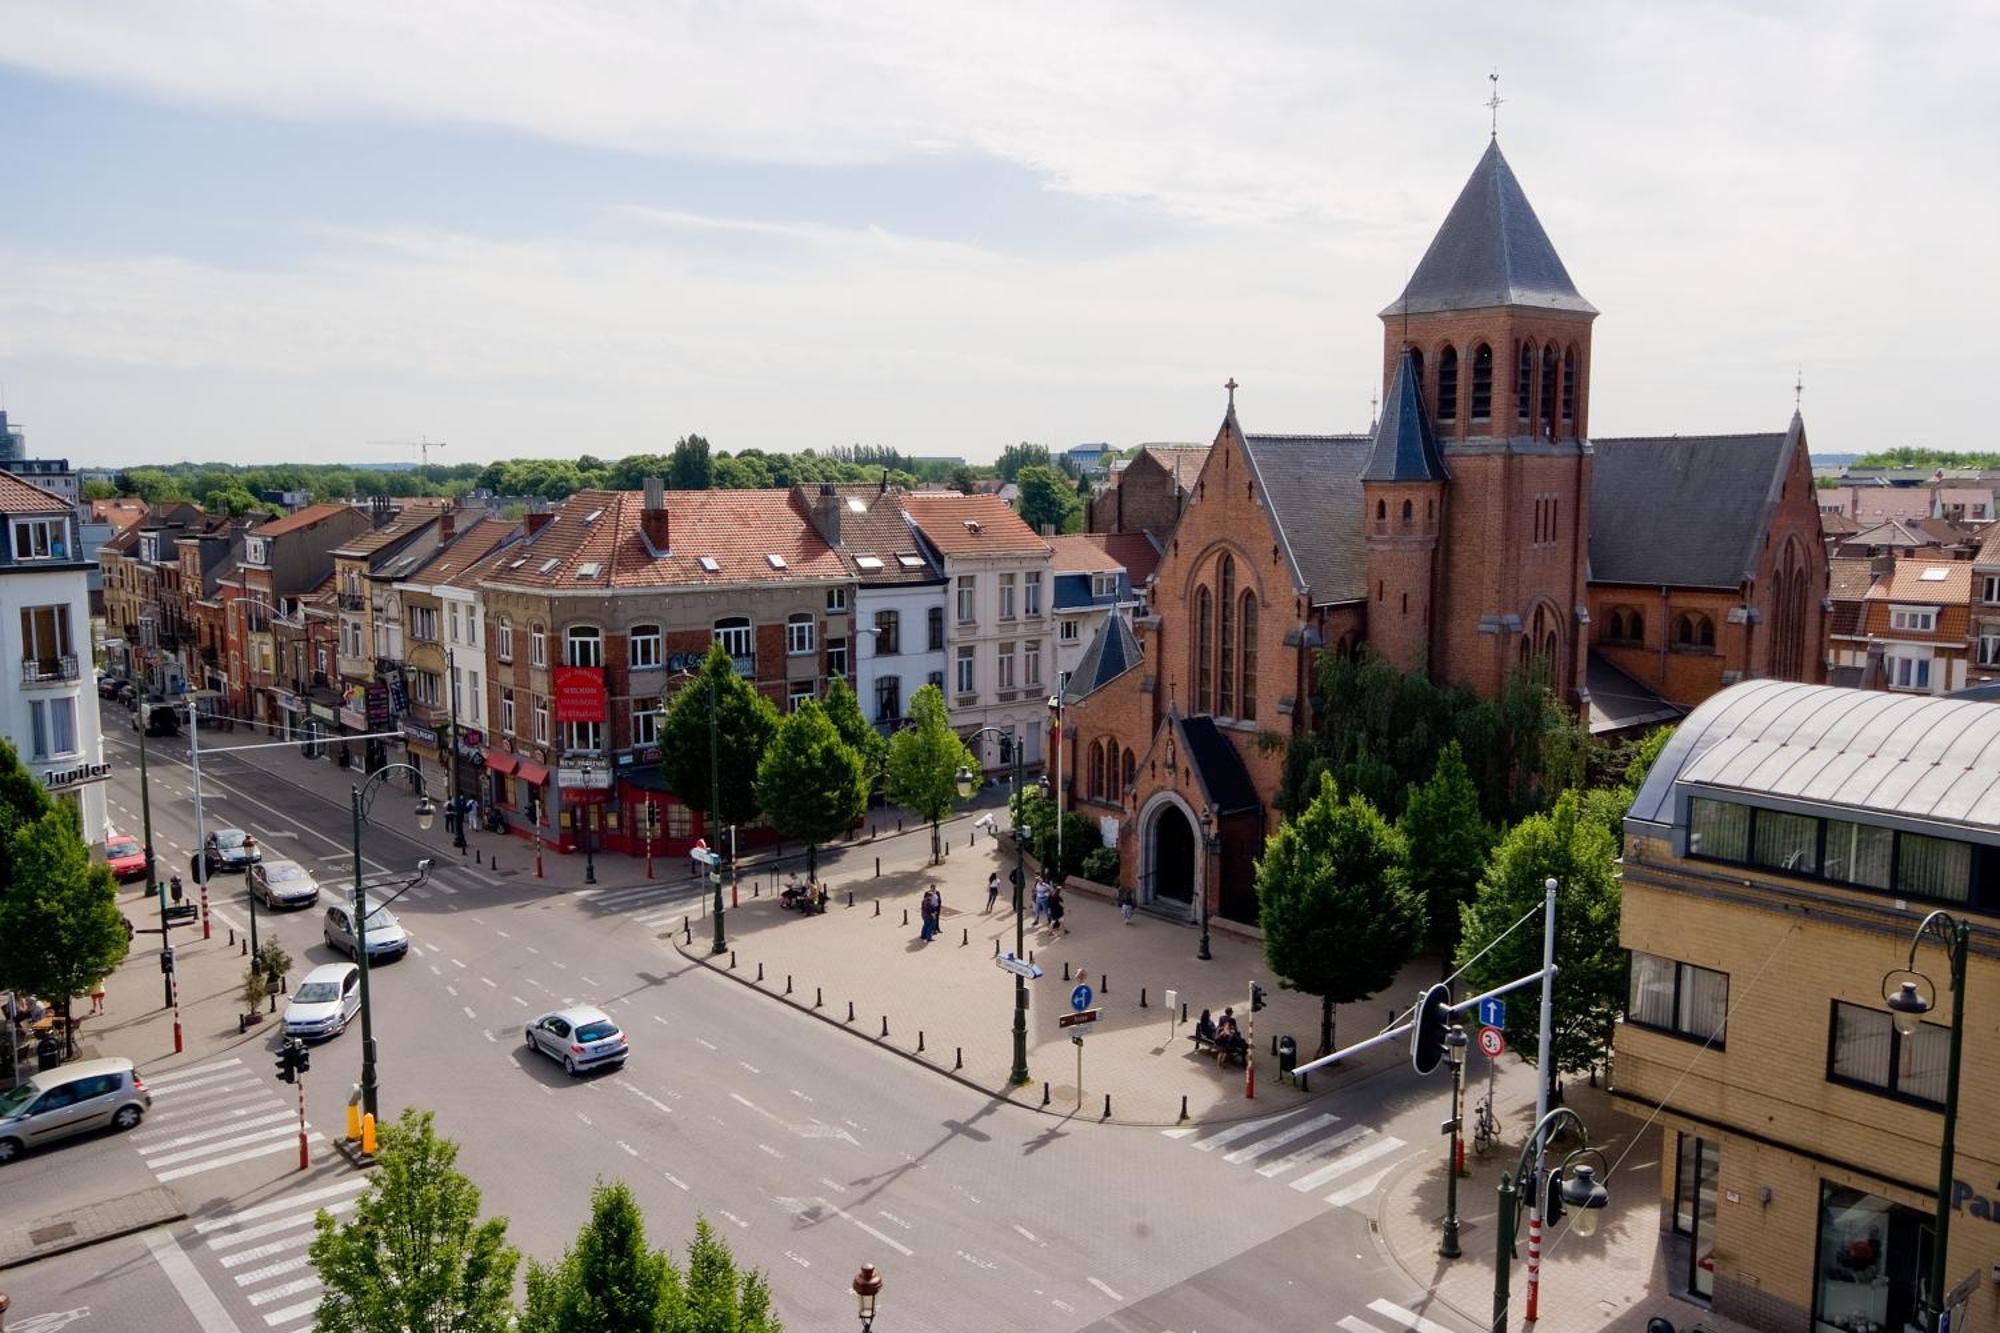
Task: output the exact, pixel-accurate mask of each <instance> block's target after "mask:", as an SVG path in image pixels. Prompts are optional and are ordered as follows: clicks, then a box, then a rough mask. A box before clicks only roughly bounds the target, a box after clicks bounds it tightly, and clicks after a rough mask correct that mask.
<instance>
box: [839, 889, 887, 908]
mask: <svg viewBox="0 0 2000 1333" xmlns="http://www.w3.org/2000/svg"><path fill="white" fill-rule="evenodd" d="M847 905H848V906H849V907H852V906H854V890H853V889H849V890H848V891H847ZM876 910H877V911H880V910H881V909H880V908H877V909H876Z"/></svg>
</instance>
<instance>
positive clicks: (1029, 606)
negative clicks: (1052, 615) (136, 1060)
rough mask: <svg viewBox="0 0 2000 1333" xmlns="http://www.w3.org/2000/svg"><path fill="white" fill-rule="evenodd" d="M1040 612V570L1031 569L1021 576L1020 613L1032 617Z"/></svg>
mask: <svg viewBox="0 0 2000 1333" xmlns="http://www.w3.org/2000/svg"><path fill="white" fill-rule="evenodd" d="M1041 613H1042V571H1041V570H1039V569H1031V570H1029V571H1028V572H1027V573H1025V574H1023V575H1022V576H1021V614H1022V615H1024V616H1027V617H1029V618H1030V619H1033V618H1034V617H1036V616H1039V615H1040V614H1041Z"/></svg>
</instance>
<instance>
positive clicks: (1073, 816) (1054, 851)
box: [1015, 787, 1104, 884]
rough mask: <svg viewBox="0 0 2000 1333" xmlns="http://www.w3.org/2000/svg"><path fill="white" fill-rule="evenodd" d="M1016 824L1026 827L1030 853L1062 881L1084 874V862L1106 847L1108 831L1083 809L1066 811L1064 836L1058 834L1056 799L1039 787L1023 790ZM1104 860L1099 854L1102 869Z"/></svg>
mask: <svg viewBox="0 0 2000 1333" xmlns="http://www.w3.org/2000/svg"><path fill="white" fill-rule="evenodd" d="M1015 825H1016V826H1017V827H1018V828H1020V829H1021V830H1022V833H1023V836H1024V838H1025V842H1024V843H1023V846H1024V847H1025V849H1026V850H1027V853H1028V855H1030V856H1032V857H1034V858H1035V859H1036V860H1037V861H1040V862H1041V863H1042V868H1043V869H1044V870H1045V871H1047V872H1048V875H1049V877H1050V878H1051V879H1053V880H1054V881H1055V882H1056V883H1058V884H1060V883H1061V882H1062V881H1063V880H1065V879H1067V878H1069V877H1070V876H1071V875H1074V874H1082V873H1083V864H1084V862H1085V861H1086V860H1087V859H1088V858H1089V856H1090V854H1091V853H1092V852H1094V851H1099V850H1102V849H1103V847H1104V835H1103V834H1102V832H1100V831H1099V828H1098V824H1097V821H1096V820H1095V819H1092V818H1091V817H1090V816H1089V815H1086V814H1084V813H1083V812H1082V811H1080V810H1065V811H1063V812H1062V816H1061V826H1062V836H1061V837H1060V838H1058V837H1057V836H1056V826H1057V814H1056V803H1055V801H1054V800H1052V799H1050V798H1049V797H1048V796H1047V795H1045V794H1044V793H1043V792H1042V791H1041V790H1040V789H1039V788H1035V787H1030V788H1029V789H1028V790H1026V791H1024V792H1022V793H1021V800H1020V802H1019V804H1018V806H1017V808H1016V811H1015ZM1102 864H1103V863H1102V858H1099V861H1098V867H1099V868H1100V869H1101V868H1102ZM1085 878H1089V876H1087V875H1086V876H1085Z"/></svg>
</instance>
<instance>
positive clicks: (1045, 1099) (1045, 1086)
mask: <svg viewBox="0 0 2000 1333" xmlns="http://www.w3.org/2000/svg"><path fill="white" fill-rule="evenodd" d="M1048 1104H1049V1081H1048V1080H1047V1079H1043V1080H1042V1105H1044V1106H1047V1105H1048Z"/></svg>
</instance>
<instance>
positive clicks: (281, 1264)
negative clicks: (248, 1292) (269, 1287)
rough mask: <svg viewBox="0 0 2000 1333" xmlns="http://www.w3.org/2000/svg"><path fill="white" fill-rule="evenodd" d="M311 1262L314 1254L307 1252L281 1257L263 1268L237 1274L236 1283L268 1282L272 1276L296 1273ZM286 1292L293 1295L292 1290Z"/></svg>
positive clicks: (242, 1285)
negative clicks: (287, 1257) (290, 1256)
mask: <svg viewBox="0 0 2000 1333" xmlns="http://www.w3.org/2000/svg"><path fill="white" fill-rule="evenodd" d="M311 1262H312V1256H311V1255H307V1254H300V1255H294V1256H293V1257H292V1258H290V1259H280V1260H278V1262H276V1263H274V1264H265V1265H264V1266H263V1267H262V1268H253V1269H251V1270H250V1271H249V1272H247V1273H238V1274H236V1275H235V1276H236V1285H237V1286H239V1287H247V1286H249V1285H250V1284H251V1283H253V1282H266V1281H269V1280H270V1279H271V1278H274V1277H278V1276H280V1275H282V1274H285V1273H296V1272H298V1271H299V1270H300V1269H301V1268H304V1267H305V1266H306V1265H307V1264H309V1263H311ZM285 1294H286V1295H288V1296H289V1295H291V1293H290V1292H286V1293H285Z"/></svg>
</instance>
